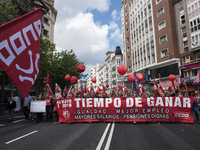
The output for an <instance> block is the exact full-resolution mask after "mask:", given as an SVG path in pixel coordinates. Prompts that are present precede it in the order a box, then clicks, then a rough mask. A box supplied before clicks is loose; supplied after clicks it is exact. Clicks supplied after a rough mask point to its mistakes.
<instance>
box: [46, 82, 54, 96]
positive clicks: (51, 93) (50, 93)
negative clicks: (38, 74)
mask: <svg viewBox="0 0 200 150" xmlns="http://www.w3.org/2000/svg"><path fill="white" fill-rule="evenodd" d="M46 87H47V95H53V92H52V91H51V88H50V86H49V84H47V85H46Z"/></svg>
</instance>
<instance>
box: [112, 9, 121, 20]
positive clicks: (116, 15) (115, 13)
mask: <svg viewBox="0 0 200 150" xmlns="http://www.w3.org/2000/svg"><path fill="white" fill-rule="evenodd" d="M111 17H112V19H113V20H114V21H116V20H120V17H121V14H120V12H118V11H117V10H116V9H115V10H113V12H112V14H111Z"/></svg>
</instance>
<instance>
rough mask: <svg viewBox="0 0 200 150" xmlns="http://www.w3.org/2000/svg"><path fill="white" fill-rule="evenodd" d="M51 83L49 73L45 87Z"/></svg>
mask: <svg viewBox="0 0 200 150" xmlns="http://www.w3.org/2000/svg"><path fill="white" fill-rule="evenodd" d="M49 83H50V78H49V73H48V72H47V79H46V85H45V86H47V84H49Z"/></svg>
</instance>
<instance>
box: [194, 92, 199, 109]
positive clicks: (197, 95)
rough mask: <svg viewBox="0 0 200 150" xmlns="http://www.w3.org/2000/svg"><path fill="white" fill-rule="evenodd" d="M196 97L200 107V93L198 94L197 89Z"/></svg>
mask: <svg viewBox="0 0 200 150" xmlns="http://www.w3.org/2000/svg"><path fill="white" fill-rule="evenodd" d="M195 97H196V98H197V105H198V107H199V109H200V94H198V92H197V90H195Z"/></svg>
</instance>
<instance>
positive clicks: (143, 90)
mask: <svg viewBox="0 0 200 150" xmlns="http://www.w3.org/2000/svg"><path fill="white" fill-rule="evenodd" d="M144 92H145V88H144V84H143V85H142V94H143V93H144Z"/></svg>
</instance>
